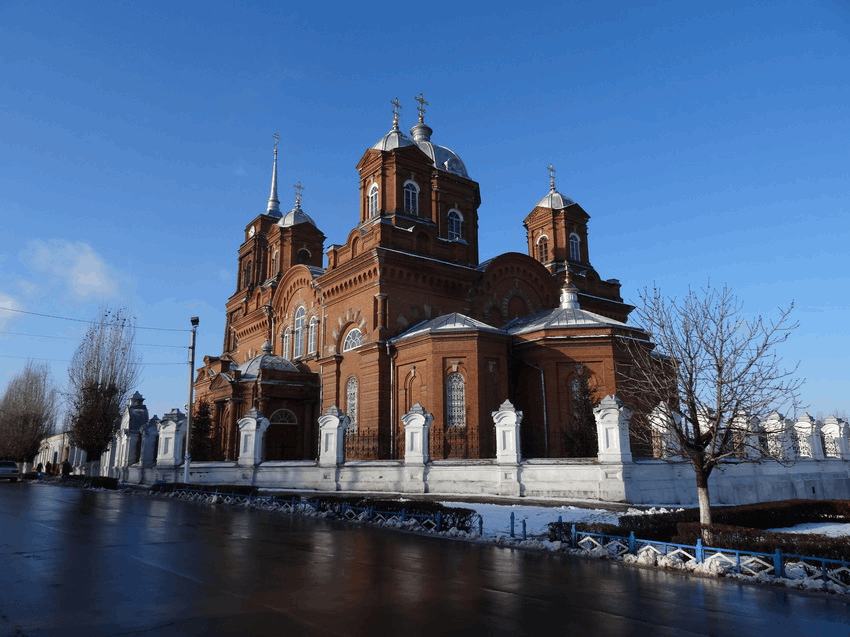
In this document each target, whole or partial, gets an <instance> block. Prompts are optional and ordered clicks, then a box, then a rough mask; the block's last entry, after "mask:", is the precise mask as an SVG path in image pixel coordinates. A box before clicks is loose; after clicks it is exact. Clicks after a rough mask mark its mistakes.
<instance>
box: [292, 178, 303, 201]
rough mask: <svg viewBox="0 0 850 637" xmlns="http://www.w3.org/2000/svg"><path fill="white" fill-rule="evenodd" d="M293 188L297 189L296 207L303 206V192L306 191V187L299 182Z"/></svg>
mask: <svg viewBox="0 0 850 637" xmlns="http://www.w3.org/2000/svg"><path fill="white" fill-rule="evenodd" d="M293 188H295V205H296V206H300V205H301V191H302V190H304V186H302V185H301V182H300V181H299V182H298V183H297V184H295V185H294V186H293Z"/></svg>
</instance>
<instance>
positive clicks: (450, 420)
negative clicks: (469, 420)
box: [446, 372, 466, 427]
mask: <svg viewBox="0 0 850 637" xmlns="http://www.w3.org/2000/svg"><path fill="white" fill-rule="evenodd" d="M446 425H447V426H448V427H465V426H466V391H465V382H464V380H463V376H461V375H460V373H459V372H452V373H451V374H449V375H448V376H447V377H446Z"/></svg>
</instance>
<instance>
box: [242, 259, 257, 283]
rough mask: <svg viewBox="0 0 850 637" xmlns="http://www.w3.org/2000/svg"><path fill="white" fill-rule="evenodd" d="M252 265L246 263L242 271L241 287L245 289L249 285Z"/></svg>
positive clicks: (252, 263) (251, 263) (249, 262)
mask: <svg viewBox="0 0 850 637" xmlns="http://www.w3.org/2000/svg"><path fill="white" fill-rule="evenodd" d="M253 265H254V262H253V261H248V262H247V263H246V264H245V268H244V269H243V270H242V287H243V288H247V287H248V286H249V285H251V267H252V266H253Z"/></svg>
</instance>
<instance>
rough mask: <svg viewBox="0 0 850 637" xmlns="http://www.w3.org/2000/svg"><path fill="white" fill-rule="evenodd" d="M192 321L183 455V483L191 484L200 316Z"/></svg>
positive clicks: (194, 317)
mask: <svg viewBox="0 0 850 637" xmlns="http://www.w3.org/2000/svg"><path fill="white" fill-rule="evenodd" d="M189 320H190V321H191V322H192V340H191V342H190V343H189V406H188V407H187V408H186V455H185V456H183V483H184V484H185V485H186V486H189V464H190V463H191V462H192V454H191V452H190V451H189V450H190V447H189V444H190V443H191V441H192V402H193V401H194V394H195V384H194V380H195V333H196V332H197V331H198V322H199V321H198V317H197V316H193V317H192V318H191V319H189Z"/></svg>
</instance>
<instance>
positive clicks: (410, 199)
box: [404, 182, 419, 215]
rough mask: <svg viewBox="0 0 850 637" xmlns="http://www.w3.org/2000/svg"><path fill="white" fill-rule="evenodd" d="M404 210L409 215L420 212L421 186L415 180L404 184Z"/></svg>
mask: <svg viewBox="0 0 850 637" xmlns="http://www.w3.org/2000/svg"><path fill="white" fill-rule="evenodd" d="M404 212H405V214H408V215H418V214H419V188H417V187H416V184H414V183H413V182H407V183H406V184H404Z"/></svg>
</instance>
